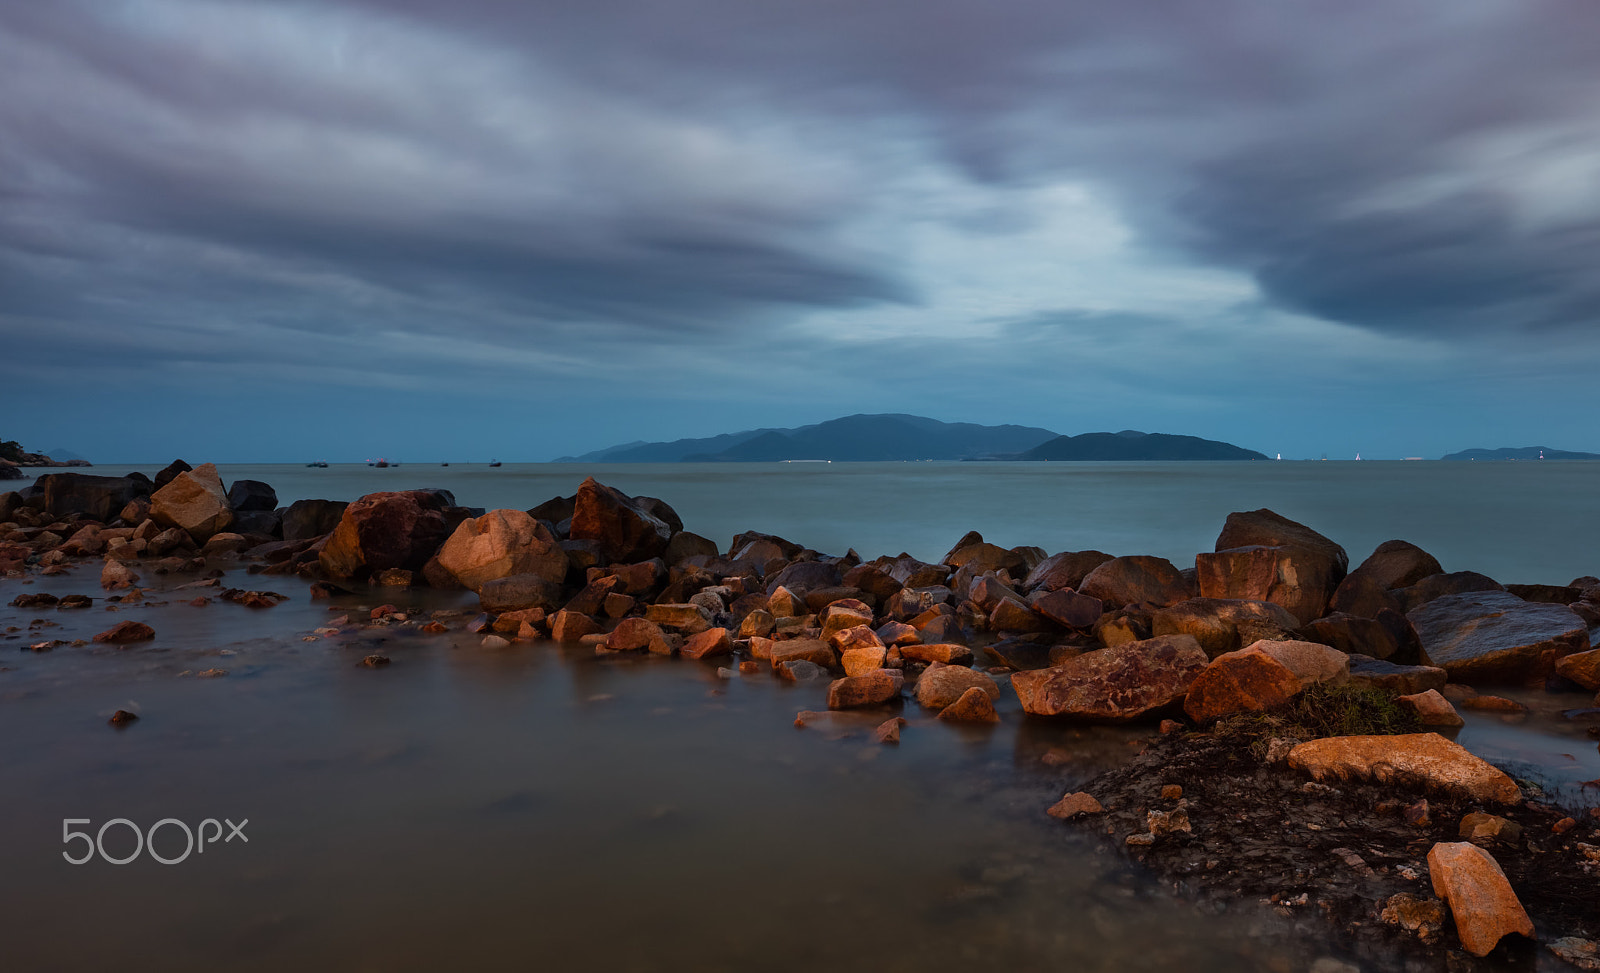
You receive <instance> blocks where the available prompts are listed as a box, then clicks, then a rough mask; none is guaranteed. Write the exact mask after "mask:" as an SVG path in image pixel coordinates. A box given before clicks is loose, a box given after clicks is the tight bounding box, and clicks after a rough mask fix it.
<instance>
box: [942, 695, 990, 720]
mask: <svg viewBox="0 0 1600 973" xmlns="http://www.w3.org/2000/svg"><path fill="white" fill-rule="evenodd" d="M939 719H941V720H947V721H949V722H952V723H998V722H1000V714H999V713H996V712H995V711H994V699H993V698H992V697H990V696H989V694H988V693H986V692H984V691H983V689H981V688H979V687H977V686H974V687H972V688H971V689H969V690H967V691H966V692H964V693H962V694H961V696H960V698H958V699H957V700H956V701H955V702H953V703H951V704H950V705H949V706H946V707H945V708H944V709H942V710H940V711H939Z"/></svg>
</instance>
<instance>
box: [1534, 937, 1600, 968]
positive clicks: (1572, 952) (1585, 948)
mask: <svg viewBox="0 0 1600 973" xmlns="http://www.w3.org/2000/svg"><path fill="white" fill-rule="evenodd" d="M1545 946H1546V948H1548V949H1549V950H1550V952H1552V953H1555V954H1556V955H1557V956H1559V957H1561V958H1562V959H1564V960H1566V961H1567V962H1568V963H1571V964H1572V965H1573V966H1576V967H1577V968H1578V969H1580V970H1600V943H1597V942H1595V941H1594V940H1592V939H1579V938H1578V937H1576V936H1566V937H1564V938H1561V939H1557V940H1554V941H1552V942H1549V943H1546V944H1545Z"/></svg>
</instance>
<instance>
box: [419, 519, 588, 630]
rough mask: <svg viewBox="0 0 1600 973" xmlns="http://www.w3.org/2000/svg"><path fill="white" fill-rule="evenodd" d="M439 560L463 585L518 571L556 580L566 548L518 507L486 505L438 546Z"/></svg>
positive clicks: (470, 587)
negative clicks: (485, 507) (483, 509)
mask: <svg viewBox="0 0 1600 973" xmlns="http://www.w3.org/2000/svg"><path fill="white" fill-rule="evenodd" d="M438 562H439V566H440V567H442V568H444V570H446V571H448V572H449V573H450V574H451V575H453V576H454V577H455V579H456V582H457V583H458V584H460V585H461V587H463V588H466V589H467V590H468V591H477V590H478V589H479V588H481V587H483V584H484V582H487V581H493V580H495V579H497V578H507V577H510V576H512V575H517V574H531V575H536V576H538V577H540V578H543V579H544V580H546V581H550V582H553V583H556V584H560V583H561V582H562V580H563V579H565V578H566V576H567V554H566V552H565V551H563V550H562V549H561V545H560V542H559V541H557V540H556V537H555V535H554V534H552V533H551V532H550V530H549V529H548V528H547V527H545V525H544V524H543V523H541V522H540V521H537V520H535V519H533V518H532V517H529V516H528V515H527V514H526V513H524V512H523V511H521V510H491V511H489V512H488V513H486V514H484V515H483V516H482V517H474V518H472V519H469V520H466V521H463V522H462V523H461V525H460V526H458V527H457V528H456V529H455V532H454V533H453V534H451V535H450V537H449V539H448V540H446V541H445V542H444V546H443V547H441V548H439V553H438ZM608 590H609V589H608ZM601 597H603V595H602V596H601ZM596 608H598V605H597V606H596ZM586 614H588V613H586Z"/></svg>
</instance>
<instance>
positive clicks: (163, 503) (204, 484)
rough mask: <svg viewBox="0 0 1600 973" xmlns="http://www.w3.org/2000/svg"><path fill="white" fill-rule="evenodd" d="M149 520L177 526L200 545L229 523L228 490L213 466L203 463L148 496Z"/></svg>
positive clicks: (166, 525)
mask: <svg viewBox="0 0 1600 973" xmlns="http://www.w3.org/2000/svg"><path fill="white" fill-rule="evenodd" d="M150 519H151V520H154V521H155V522H156V523H157V524H158V525H159V526H161V527H177V528H179V529H181V530H183V531H185V532H187V533H188V535H189V536H190V537H191V538H193V540H194V542H195V543H196V544H204V543H205V542H206V541H208V540H210V539H211V536H212V535H213V534H216V533H219V532H220V531H223V530H225V529H227V527H228V525H230V524H232V523H233V508H232V507H230V506H229V505H228V492H227V491H226V490H224V489H223V488H222V479H221V477H219V476H217V468H216V466H215V465H213V464H211V463H206V464H204V465H202V466H199V467H197V468H195V469H193V470H189V471H187V472H183V473H179V474H178V475H177V476H175V477H173V478H172V482H170V483H168V484H167V485H166V486H164V487H162V488H161V489H159V490H157V491H156V492H155V493H154V494H152V495H151V497H150Z"/></svg>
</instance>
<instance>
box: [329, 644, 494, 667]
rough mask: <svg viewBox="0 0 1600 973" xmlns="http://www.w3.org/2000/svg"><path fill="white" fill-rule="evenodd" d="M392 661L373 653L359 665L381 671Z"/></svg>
mask: <svg viewBox="0 0 1600 973" xmlns="http://www.w3.org/2000/svg"><path fill="white" fill-rule="evenodd" d="M500 641H501V642H505V640H504V639H501V640H500ZM488 642H489V640H488V639H484V645H485V647H486V648H504V647H505V646H503V645H501V646H489V644H488ZM507 644H509V643H507ZM392 661H393V660H392V659H390V658H389V657H388V656H386V655H379V654H377V653H374V654H372V655H369V656H364V657H362V659H361V665H362V667H363V668H367V669H381V668H383V667H384V666H386V665H388V664H389V663H390V662H392Z"/></svg>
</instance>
